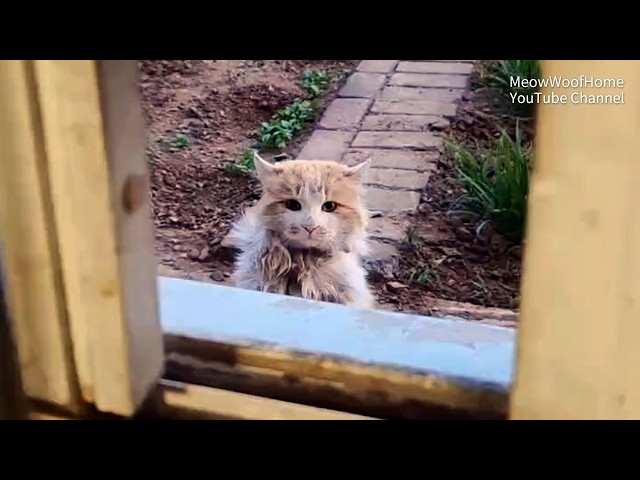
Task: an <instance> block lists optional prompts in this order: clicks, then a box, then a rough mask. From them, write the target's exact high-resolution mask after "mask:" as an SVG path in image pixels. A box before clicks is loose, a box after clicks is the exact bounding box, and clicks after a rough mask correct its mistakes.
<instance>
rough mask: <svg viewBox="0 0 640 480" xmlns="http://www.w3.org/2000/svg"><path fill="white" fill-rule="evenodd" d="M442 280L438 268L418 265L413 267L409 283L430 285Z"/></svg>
mask: <svg viewBox="0 0 640 480" xmlns="http://www.w3.org/2000/svg"><path fill="white" fill-rule="evenodd" d="M439 281H440V275H439V274H438V271H437V270H434V269H433V268H430V267H428V266H423V267H418V268H415V269H412V271H411V274H410V276H409V283H413V284H417V285H425V286H426V285H429V284H431V283H434V282H436V283H437V282H439Z"/></svg>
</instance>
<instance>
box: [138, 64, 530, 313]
mask: <svg viewBox="0 0 640 480" xmlns="http://www.w3.org/2000/svg"><path fill="white" fill-rule="evenodd" d="M357 63H358V62H357V61H332V60H320V61H317V60H315V61H311V60H308V61H252V60H234V61H231V60H184V61H143V62H142V65H141V68H142V92H143V101H144V108H145V113H146V116H147V123H148V127H147V128H148V135H149V146H148V156H149V161H150V168H151V177H152V203H153V211H154V217H155V226H156V236H157V239H156V254H157V256H158V259H159V262H160V273H161V274H163V275H170V276H180V277H183V278H191V279H194V280H201V281H215V282H221V281H225V279H226V278H228V277H229V275H230V273H231V269H232V261H233V258H231V257H230V256H229V253H228V250H227V249H224V248H220V242H221V241H222V240H223V238H224V236H225V235H226V233H227V231H228V229H229V228H230V225H231V223H232V222H233V220H234V219H235V218H236V217H237V215H238V214H239V212H240V211H241V210H242V209H243V208H244V207H246V206H249V205H253V204H254V203H255V201H256V200H257V199H258V195H259V186H258V183H257V181H256V180H253V179H251V178H250V177H247V176H244V175H241V174H237V173H230V172H227V171H225V169H224V164H225V163H226V162H229V161H233V160H236V159H238V157H239V156H240V155H241V154H242V153H243V152H244V151H246V149H247V148H253V147H256V146H257V138H256V136H257V131H258V129H259V126H260V123H261V122H264V121H268V120H269V119H270V118H271V116H272V115H273V114H274V113H275V112H276V111H277V110H279V109H281V108H283V107H286V106H288V105H289V104H291V103H292V102H293V101H294V99H295V98H298V97H300V96H301V95H302V93H303V92H302V90H301V88H300V86H299V85H300V77H301V75H302V73H303V71H304V70H305V69H312V70H336V69H340V70H345V71H347V72H351V71H353V69H354V68H355V66H356V65H357ZM344 79H346V77H345V78H344ZM344 79H343V80H342V81H341V82H337V83H336V84H334V85H333V86H332V87H331V88H330V90H329V91H328V93H327V95H325V96H323V97H322V98H321V99H320V100H319V101H318V108H317V119H319V117H320V115H321V114H322V112H323V110H324V108H325V107H326V106H327V105H328V103H329V102H330V101H331V99H332V98H333V97H334V96H335V93H336V91H337V90H338V88H339V87H340V86H341V84H342V82H343V81H344ZM512 123H513V122H512V121H511V119H510V117H509V116H508V115H505V114H504V112H501V111H499V110H498V109H497V108H496V106H495V104H494V103H493V102H491V101H490V100H489V97H487V95H485V94H483V93H482V91H472V92H469V93H467V94H465V96H464V97H463V100H462V102H461V104H460V106H459V109H458V114H457V116H456V119H455V120H454V121H452V123H451V127H450V128H449V131H448V133H449V134H450V135H453V136H455V137H457V138H461V139H469V138H476V139H481V140H482V139H484V140H488V139H490V138H493V137H494V136H496V135H497V132H498V131H499V128H500V127H501V126H506V127H507V128H509V129H511V128H512V126H513V125H512ZM313 125H314V124H313V122H312V123H310V124H309V125H308V127H307V128H306V129H305V131H304V132H303V134H302V135H301V136H300V137H299V138H297V139H296V140H295V141H294V142H293V143H292V144H291V145H289V146H288V147H287V148H286V149H285V153H286V154H288V155H289V156H291V157H295V156H296V154H297V153H298V151H299V150H300V149H301V147H302V145H303V144H304V142H305V140H306V139H307V138H308V136H309V135H310V133H311V132H312V130H313ZM279 153H282V152H261V154H263V155H264V156H265V157H266V158H270V157H273V156H274V155H276V154H279ZM460 194H461V190H460V188H459V186H458V185H457V183H456V181H455V175H454V171H453V167H452V165H451V164H450V161H449V159H448V158H447V157H446V156H445V155H443V156H442V157H441V159H440V162H439V168H438V170H437V171H436V172H434V174H433V175H432V177H431V180H430V182H429V185H428V187H427V188H426V189H425V191H424V192H422V203H421V204H420V207H419V211H418V212H417V213H416V214H415V215H414V216H413V226H412V228H411V231H410V232H409V234H408V236H407V238H408V241H407V242H406V244H405V245H404V247H403V252H402V256H401V257H402V260H401V265H400V269H399V271H398V273H397V275H396V276H397V280H398V281H399V282H402V283H403V284H405V285H407V286H408V288H400V289H397V288H393V287H392V286H390V285H389V284H388V283H385V282H382V283H376V284H374V288H375V290H376V293H377V297H378V301H379V302H381V303H382V304H383V307H384V308H390V309H393V310H398V311H405V312H415V313H420V314H436V313H437V310H438V305H439V302H441V301H442V300H454V301H459V302H470V303H474V304H476V305H481V306H484V307H500V308H506V309H515V308H517V306H518V303H519V286H520V260H521V246H520V245H512V244H509V243H508V242H507V241H505V240H504V239H502V238H501V237H500V236H499V235H497V234H494V233H492V232H491V231H490V230H488V229H485V230H484V231H483V233H482V235H477V234H476V227H477V225H476V224H474V223H473V222H472V221H470V220H469V219H465V218H460V217H452V216H450V215H449V214H448V210H449V208H450V205H451V202H452V201H453V200H455V199H456V198H457V197H458V196H459V195H460ZM416 267H420V268H421V269H423V271H424V270H425V269H426V270H427V271H428V272H429V274H428V275H426V277H423V278H422V281H421V284H416V283H415V282H412V281H411V275H412V274H413V273H414V272H415V271H416Z"/></svg>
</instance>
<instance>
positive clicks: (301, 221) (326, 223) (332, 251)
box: [231, 153, 374, 308]
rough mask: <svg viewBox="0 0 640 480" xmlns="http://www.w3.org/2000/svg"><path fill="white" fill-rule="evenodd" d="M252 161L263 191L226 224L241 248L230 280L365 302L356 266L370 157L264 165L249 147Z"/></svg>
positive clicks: (367, 296)
mask: <svg viewBox="0 0 640 480" xmlns="http://www.w3.org/2000/svg"><path fill="white" fill-rule="evenodd" d="M254 164H255V167H256V172H257V176H258V178H259V179H260V182H261V183H262V186H263V194H262V197H261V199H260V200H259V201H258V203H257V204H256V205H255V206H254V207H252V208H251V209H249V210H248V211H247V212H245V213H244V215H243V216H242V218H241V219H240V220H239V221H238V222H237V223H236V224H235V225H234V226H233V228H232V233H231V234H232V236H234V237H235V238H236V239H237V243H238V246H239V248H240V250H241V253H240V254H239V256H238V258H237V259H236V264H235V271H234V273H233V276H232V279H233V281H234V284H235V286H236V287H239V288H246V289H251V290H261V291H264V292H272V293H281V294H286V295H293V296H298V297H303V298H308V299H312V300H321V301H327V302H334V303H340V304H343V305H350V306H353V307H358V308H371V307H372V306H373V303H374V302H373V296H372V294H371V292H370V290H369V287H368V285H367V280H366V272H365V270H364V268H363V267H362V257H363V256H364V255H365V254H366V252H367V243H366V233H365V229H366V223H367V219H368V214H367V211H366V210H365V208H364V205H363V196H364V188H363V179H364V176H365V175H366V171H367V169H368V167H369V159H367V160H366V161H364V162H362V163H361V164H359V165H356V166H355V167H347V166H344V165H342V164H339V163H336V162H332V161H312V160H289V161H285V162H281V163H277V164H270V163H268V162H266V161H265V160H263V159H262V158H260V157H259V156H258V154H257V153H255V154H254Z"/></svg>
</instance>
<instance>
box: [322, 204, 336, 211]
mask: <svg viewBox="0 0 640 480" xmlns="http://www.w3.org/2000/svg"><path fill="white" fill-rule="evenodd" d="M337 206H338V205H336V202H324V203H323V204H322V211H323V212H333V211H334V210H335V209H336V207H337Z"/></svg>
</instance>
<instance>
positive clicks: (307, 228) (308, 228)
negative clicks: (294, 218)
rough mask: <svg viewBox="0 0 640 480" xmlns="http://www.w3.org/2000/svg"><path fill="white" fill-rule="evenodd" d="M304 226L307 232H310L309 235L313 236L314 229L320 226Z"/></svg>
mask: <svg viewBox="0 0 640 480" xmlns="http://www.w3.org/2000/svg"><path fill="white" fill-rule="evenodd" d="M302 228H304V229H305V230H306V231H307V233H308V234H309V236H311V234H312V233H313V231H314V230H315V229H316V228H318V226H317V225H302Z"/></svg>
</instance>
